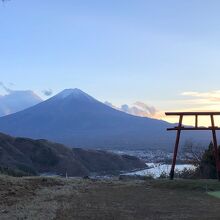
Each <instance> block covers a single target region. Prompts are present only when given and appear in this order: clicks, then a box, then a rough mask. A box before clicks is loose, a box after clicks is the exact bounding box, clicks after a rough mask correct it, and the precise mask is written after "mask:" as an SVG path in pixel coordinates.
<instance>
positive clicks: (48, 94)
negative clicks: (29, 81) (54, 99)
mask: <svg viewBox="0 0 220 220" xmlns="http://www.w3.org/2000/svg"><path fill="white" fill-rule="evenodd" d="M42 93H43V94H44V95H45V96H51V95H52V94H53V90H52V89H45V90H43V91H42Z"/></svg>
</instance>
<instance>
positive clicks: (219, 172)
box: [165, 112, 220, 181]
mask: <svg viewBox="0 0 220 220" xmlns="http://www.w3.org/2000/svg"><path fill="white" fill-rule="evenodd" d="M165 114H166V115H167V116H179V124H178V126H177V127H174V128H168V129H167V131H177V134H176V143H175V147H174V152H173V161H172V166H171V170H170V179H171V180H172V179H173V177H174V170H175V165H176V157H177V152H178V147H179V141H180V133H181V131H195V130H197V131H198V130H200V131H207V130H208V131H212V138H213V145H214V154H215V163H216V170H217V178H218V180H219V181H220V160H219V152H218V143H217V138H216V130H220V127H217V126H215V122H214V116H216V115H220V112H166V113H165ZM201 115H203V116H210V120H211V126H210V127H199V126H198V116H201ZM183 116H195V126H194V127H184V126H182V121H183Z"/></svg>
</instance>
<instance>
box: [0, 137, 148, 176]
mask: <svg viewBox="0 0 220 220" xmlns="http://www.w3.org/2000/svg"><path fill="white" fill-rule="evenodd" d="M0 167H9V168H11V169H18V170H21V171H24V172H29V173H44V172H51V173H56V174H59V175H65V174H66V172H67V173H68V175H69V176H85V175H90V174H91V173H94V172H95V173H111V172H116V171H117V172H119V171H125V170H126V171H128V170H133V169H137V168H145V167H146V165H145V163H144V162H142V161H141V160H139V159H138V158H136V157H132V156H127V155H123V156H119V155H116V154H113V153H108V152H105V151H97V150H84V149H79V148H72V149H70V148H67V147H65V146H64V145H61V144H57V143H52V142H49V141H46V140H32V139H27V138H14V137H11V136H8V135H4V134H2V133H0Z"/></svg>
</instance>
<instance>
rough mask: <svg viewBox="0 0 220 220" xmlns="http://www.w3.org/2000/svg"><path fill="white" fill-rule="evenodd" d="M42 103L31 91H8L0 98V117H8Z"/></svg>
mask: <svg viewBox="0 0 220 220" xmlns="http://www.w3.org/2000/svg"><path fill="white" fill-rule="evenodd" d="M40 102H42V99H41V98H40V97H39V96H37V95H36V94H35V93H34V92H32V91H10V93H9V94H7V95H4V96H0V117H1V116H5V115H9V114H12V113H15V112H18V111H21V110H24V109H26V108H29V107H31V106H34V105H36V104H38V103H40Z"/></svg>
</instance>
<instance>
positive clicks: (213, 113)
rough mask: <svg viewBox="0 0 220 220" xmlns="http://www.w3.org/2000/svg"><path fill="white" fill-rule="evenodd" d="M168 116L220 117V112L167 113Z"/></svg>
mask: <svg viewBox="0 0 220 220" xmlns="http://www.w3.org/2000/svg"><path fill="white" fill-rule="evenodd" d="M165 114H166V115H167V116H168V115H177V116H178V115H187V116H190V115H191V116H195V115H220V112H166V113H165Z"/></svg>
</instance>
